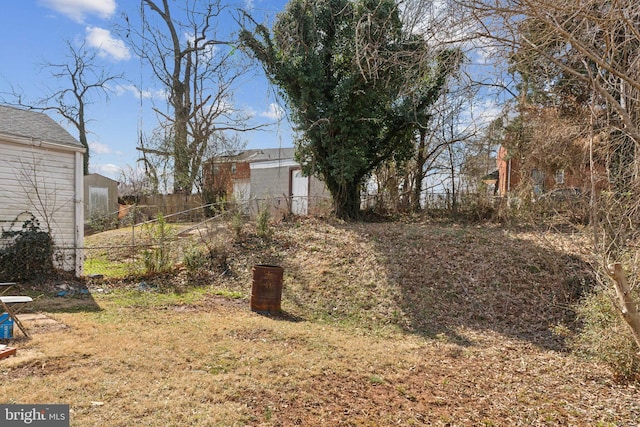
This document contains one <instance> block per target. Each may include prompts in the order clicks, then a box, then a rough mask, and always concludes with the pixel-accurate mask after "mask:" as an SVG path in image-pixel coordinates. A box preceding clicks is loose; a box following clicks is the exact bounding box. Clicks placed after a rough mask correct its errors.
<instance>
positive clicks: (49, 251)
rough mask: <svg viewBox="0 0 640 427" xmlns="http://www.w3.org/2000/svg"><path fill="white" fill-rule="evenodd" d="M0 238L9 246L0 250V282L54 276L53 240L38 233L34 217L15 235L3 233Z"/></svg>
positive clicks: (46, 233) (14, 232) (37, 225)
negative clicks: (7, 242)
mask: <svg viewBox="0 0 640 427" xmlns="http://www.w3.org/2000/svg"><path fill="white" fill-rule="evenodd" d="M0 238H2V239H3V240H9V241H10V242H11V243H9V244H8V245H7V246H6V247H5V248H3V249H0V280H5V281H22V280H33V279H41V278H45V277H47V276H50V275H52V274H53V273H55V268H54V266H53V252H54V245H53V238H52V237H51V235H50V234H49V233H48V232H46V231H42V230H41V229H40V223H39V221H38V220H37V219H36V217H35V216H33V215H32V216H31V218H29V219H27V220H26V221H25V222H24V223H23V224H22V228H21V229H20V230H18V231H3V232H2V235H1V236H0Z"/></svg>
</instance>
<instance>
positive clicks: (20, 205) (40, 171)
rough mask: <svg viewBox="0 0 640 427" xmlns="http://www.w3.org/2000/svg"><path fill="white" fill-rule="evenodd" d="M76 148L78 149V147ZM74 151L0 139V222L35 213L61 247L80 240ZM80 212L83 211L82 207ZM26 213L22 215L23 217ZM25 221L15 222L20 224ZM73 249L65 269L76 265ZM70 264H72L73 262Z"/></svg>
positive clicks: (68, 254) (43, 227)
mask: <svg viewBox="0 0 640 427" xmlns="http://www.w3.org/2000/svg"><path fill="white" fill-rule="evenodd" d="M75 151H77V150H75ZM75 151H66V150H63V149H61V150H56V149H54V148H44V147H42V146H37V145H28V144H20V143H13V142H11V141H7V140H3V139H0V200H2V203H1V204H0V225H2V226H3V228H5V229H6V228H7V226H8V225H9V221H11V220H13V219H14V218H16V215H18V214H20V213H22V212H29V213H32V214H33V215H34V216H35V217H36V218H37V219H38V220H39V221H40V227H41V228H42V229H43V230H49V231H50V232H51V234H52V237H53V239H54V242H55V244H56V246H58V247H68V248H73V247H74V246H76V245H77V244H78V230H77V228H78V227H77V224H76V222H77V221H78V217H80V218H81V216H82V215H81V214H80V215H78V211H77V206H76V205H77V203H78V198H80V202H81V198H82V194H81V193H80V194H79V195H78V194H76V189H75V187H76V181H77V163H78V162H77V156H78V153H76V152H75ZM80 213H81V211H80ZM24 217H25V215H24V214H23V215H22V216H21V219H24ZM21 225H22V222H20V223H18V224H16V227H20V226H21ZM74 256H75V255H74V253H73V252H70V253H65V254H64V265H59V266H60V267H64V268H65V269H74V267H77V266H75V265H74V264H76V259H75V258H74ZM69 264H71V268H69V267H70V265H69Z"/></svg>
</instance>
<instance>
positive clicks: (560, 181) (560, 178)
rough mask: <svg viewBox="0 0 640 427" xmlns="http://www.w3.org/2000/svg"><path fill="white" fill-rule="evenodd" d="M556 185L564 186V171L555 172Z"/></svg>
mask: <svg viewBox="0 0 640 427" xmlns="http://www.w3.org/2000/svg"><path fill="white" fill-rule="evenodd" d="M556 184H564V169H559V170H557V171H556Z"/></svg>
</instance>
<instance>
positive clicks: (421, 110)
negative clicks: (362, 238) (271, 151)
mask: <svg viewBox="0 0 640 427" xmlns="http://www.w3.org/2000/svg"><path fill="white" fill-rule="evenodd" d="M241 40H242V42H243V45H244V46H245V47H247V48H248V49H249V50H250V51H251V52H252V53H253V54H254V55H255V57H256V58H257V59H258V60H259V61H260V62H261V63H262V64H263V66H264V68H265V70H266V73H267V75H268V77H269V78H270V80H271V81H272V82H273V83H274V84H275V85H277V86H278V87H279V88H280V90H281V93H282V95H283V97H284V99H285V100H286V101H287V103H288V105H289V108H290V110H291V115H292V120H293V122H294V123H295V124H296V125H297V126H298V130H299V131H301V136H300V139H299V140H298V141H297V148H298V156H299V158H300V160H301V161H302V162H303V164H304V165H305V167H306V168H307V171H308V172H310V173H315V174H317V175H318V176H319V177H320V178H321V179H322V180H323V181H324V182H325V183H326V185H327V188H328V189H329V191H330V192H331V195H332V197H333V200H334V205H335V211H336V215H337V216H338V217H340V218H345V219H349V218H355V217H357V216H358V213H359V209H360V190H361V187H362V185H363V183H364V182H365V180H366V178H367V177H368V176H369V175H370V174H371V172H372V170H373V169H375V168H376V167H377V166H378V165H380V164H381V163H383V162H385V161H387V160H389V159H394V158H395V159H403V158H407V157H409V156H410V155H411V154H412V152H413V149H414V147H413V135H414V132H416V130H417V129H418V128H419V127H420V126H421V125H422V126H424V124H425V121H426V120H428V116H429V115H428V111H429V107H430V106H431V105H432V104H433V103H434V102H435V100H436V99H437V98H438V96H439V94H440V93H441V91H442V87H443V86H444V83H445V79H446V76H447V74H448V73H449V72H450V71H451V70H452V69H453V67H452V64H453V63H454V62H455V61H454V58H453V57H454V52H452V51H439V52H438V53H434V50H433V49H431V48H429V46H428V45H427V43H426V42H425V41H424V40H423V39H422V38H420V37H418V36H416V35H413V34H409V33H407V32H405V31H403V27H402V22H401V20H400V16H399V12H398V7H397V4H396V2H395V1H394V0H355V1H354V0H319V1H315V2H310V1H306V0H291V1H290V2H289V3H288V5H287V6H286V9H285V11H284V12H282V13H281V14H280V15H278V19H277V21H276V23H275V25H274V27H273V30H272V31H270V30H269V29H268V28H266V27H265V26H262V25H255V29H254V31H250V30H248V29H245V30H243V31H242V33H241Z"/></svg>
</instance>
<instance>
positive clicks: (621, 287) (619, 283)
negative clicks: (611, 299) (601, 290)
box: [607, 262, 640, 350]
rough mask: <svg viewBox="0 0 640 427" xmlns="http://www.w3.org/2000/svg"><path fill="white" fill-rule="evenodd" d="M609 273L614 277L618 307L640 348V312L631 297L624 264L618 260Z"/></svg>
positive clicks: (609, 267)
mask: <svg viewBox="0 0 640 427" xmlns="http://www.w3.org/2000/svg"><path fill="white" fill-rule="evenodd" d="M607 273H608V274H609V276H611V278H612V279H613V282H614V285H615V289H616V295H617V296H618V308H619V309H620V312H621V313H622V318H623V319H624V321H625V322H627V324H628V325H629V327H630V328H631V331H632V332H633V338H634V339H635V341H636V345H637V346H638V350H640V314H639V313H638V306H637V304H636V302H635V301H634V300H633V298H631V289H630V288H629V283H628V282H627V276H626V274H625V272H624V270H623V268H622V264H620V263H619V262H616V263H614V264H611V265H609V266H608V268H607Z"/></svg>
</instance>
